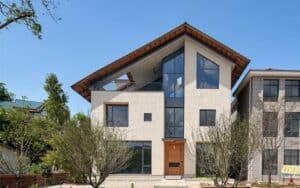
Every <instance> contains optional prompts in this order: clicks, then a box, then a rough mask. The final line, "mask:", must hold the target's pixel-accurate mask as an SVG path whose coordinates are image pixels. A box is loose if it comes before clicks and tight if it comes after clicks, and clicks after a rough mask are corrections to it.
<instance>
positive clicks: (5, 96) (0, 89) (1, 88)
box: [0, 82, 14, 101]
mask: <svg viewBox="0 0 300 188" xmlns="http://www.w3.org/2000/svg"><path fill="white" fill-rule="evenodd" d="M13 99H14V94H13V93H11V92H8V91H7V89H6V87H5V83H2V82H0V101H12V100H13Z"/></svg>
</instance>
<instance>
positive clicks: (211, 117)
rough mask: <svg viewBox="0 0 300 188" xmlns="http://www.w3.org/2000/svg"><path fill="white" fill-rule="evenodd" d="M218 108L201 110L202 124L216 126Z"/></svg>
mask: <svg viewBox="0 0 300 188" xmlns="http://www.w3.org/2000/svg"><path fill="white" fill-rule="evenodd" d="M215 124H216V110H200V126H215Z"/></svg>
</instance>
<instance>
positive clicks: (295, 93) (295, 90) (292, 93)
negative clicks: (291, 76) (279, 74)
mask: <svg viewBox="0 0 300 188" xmlns="http://www.w3.org/2000/svg"><path fill="white" fill-rule="evenodd" d="M285 99H286V100H287V101H299V100H300V80H286V81H285Z"/></svg>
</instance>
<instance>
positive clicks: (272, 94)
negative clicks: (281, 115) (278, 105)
mask: <svg viewBox="0 0 300 188" xmlns="http://www.w3.org/2000/svg"><path fill="white" fill-rule="evenodd" d="M278 91H279V80H267V79H265V80H264V101H277V99H278Z"/></svg>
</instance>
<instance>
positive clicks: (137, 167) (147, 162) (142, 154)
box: [119, 141, 151, 174]
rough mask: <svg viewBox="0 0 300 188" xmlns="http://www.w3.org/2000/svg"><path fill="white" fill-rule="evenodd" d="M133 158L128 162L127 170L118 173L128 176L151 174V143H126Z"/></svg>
mask: <svg viewBox="0 0 300 188" xmlns="http://www.w3.org/2000/svg"><path fill="white" fill-rule="evenodd" d="M127 144H128V147H129V148H130V149H131V150H132V152H133V156H132V157H131V159H130V160H129V162H128V166H127V168H125V169H123V170H121V171H120V172H119V173H124V174H125V173H128V174H151V142H150V141H132V142H127Z"/></svg>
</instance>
